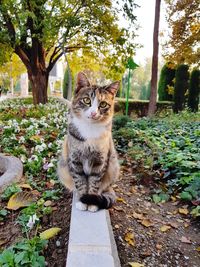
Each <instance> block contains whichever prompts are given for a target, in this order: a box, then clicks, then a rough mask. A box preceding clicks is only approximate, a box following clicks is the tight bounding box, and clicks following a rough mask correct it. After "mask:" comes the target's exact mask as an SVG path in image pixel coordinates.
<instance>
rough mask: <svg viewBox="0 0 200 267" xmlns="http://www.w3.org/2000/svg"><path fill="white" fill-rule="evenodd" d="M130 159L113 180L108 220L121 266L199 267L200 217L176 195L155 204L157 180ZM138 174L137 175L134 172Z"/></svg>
mask: <svg viewBox="0 0 200 267" xmlns="http://www.w3.org/2000/svg"><path fill="white" fill-rule="evenodd" d="M139 172H141V170H138V169H137V167H136V166H133V165H131V163H129V164H128V165H126V166H122V168H121V178H120V179H119V181H118V182H117V183H116V186H115V191H116V193H117V196H118V200H117V203H116V205H115V206H114V207H113V208H112V209H111V210H110V214H111V221H112V226H113V231H114V236H115V240H116V243H117V247H118V253H119V257H120V261H121V265H122V267H127V266H131V264H130V263H134V262H137V263H140V264H143V265H142V266H145V267H188V266H190V267H199V266H200V221H198V220H194V219H192V218H191V217H190V216H189V215H188V214H183V213H187V212H188V207H187V206H184V204H183V202H179V201H178V199H173V200H170V201H168V202H165V203H161V204H155V203H154V202H152V200H151V195H152V192H151V189H152V188H155V187H156V186H157V185H156V183H155V182H154V181H153V180H151V179H150V178H151V177H150V176H148V175H147V174H146V175H145V173H143V174H142V176H141V175H140V173H139ZM138 173H139V175H140V176H141V177H140V179H137V176H138Z"/></svg>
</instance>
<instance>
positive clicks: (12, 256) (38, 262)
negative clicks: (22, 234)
mask: <svg viewBox="0 0 200 267" xmlns="http://www.w3.org/2000/svg"><path fill="white" fill-rule="evenodd" d="M46 245H47V241H46V240H41V239H40V238H39V237H34V238H32V239H30V240H27V239H25V240H23V241H21V242H19V243H17V244H15V245H13V246H11V247H9V248H7V249H5V250H4V251H3V252H2V253H1V254H0V266H2V267H23V266H24V267H44V266H45V258H44V256H42V255H41V253H42V251H43V249H44V247H45V246H46Z"/></svg>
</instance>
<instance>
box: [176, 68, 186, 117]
mask: <svg viewBox="0 0 200 267" xmlns="http://www.w3.org/2000/svg"><path fill="white" fill-rule="evenodd" d="M188 69H189V67H188V65H184V64H182V65H179V66H178V67H177V69H176V74H175V86H174V108H173V110H174V112H175V113H178V112H179V111H181V110H183V109H184V104H185V94H186V91H187V89H188V86H189V85H188V80H189V72H188Z"/></svg>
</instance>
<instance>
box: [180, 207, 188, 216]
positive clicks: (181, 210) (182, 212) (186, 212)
mask: <svg viewBox="0 0 200 267" xmlns="http://www.w3.org/2000/svg"><path fill="white" fill-rule="evenodd" d="M178 212H179V213H180V214H184V215H187V214H188V213H189V211H188V209H186V208H179V209H178Z"/></svg>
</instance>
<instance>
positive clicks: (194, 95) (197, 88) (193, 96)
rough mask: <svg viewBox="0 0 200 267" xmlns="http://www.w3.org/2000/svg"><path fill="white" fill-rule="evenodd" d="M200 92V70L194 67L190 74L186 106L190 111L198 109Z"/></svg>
mask: <svg viewBox="0 0 200 267" xmlns="http://www.w3.org/2000/svg"><path fill="white" fill-rule="evenodd" d="M199 94H200V70H197V69H194V70H193V71H192V73H191V76H190V84H189V95H188V107H189V108H190V110H191V111H192V112H197V111H198V105H199Z"/></svg>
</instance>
